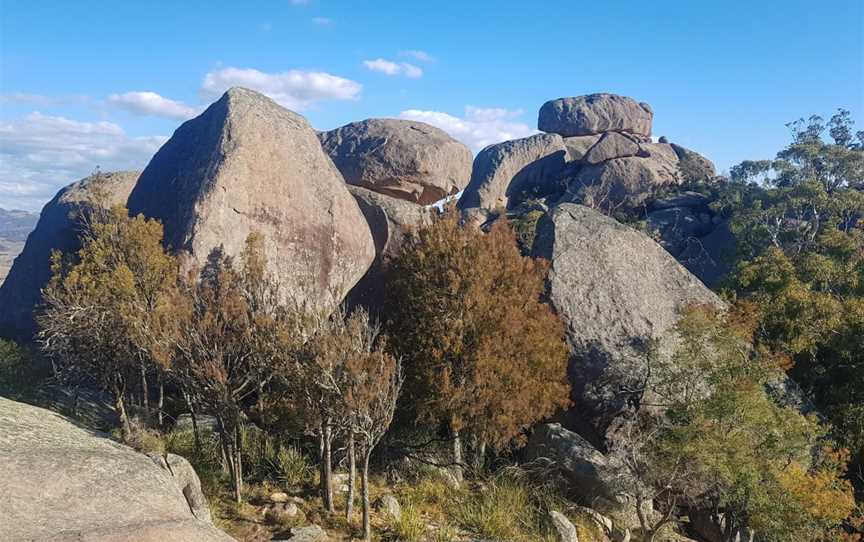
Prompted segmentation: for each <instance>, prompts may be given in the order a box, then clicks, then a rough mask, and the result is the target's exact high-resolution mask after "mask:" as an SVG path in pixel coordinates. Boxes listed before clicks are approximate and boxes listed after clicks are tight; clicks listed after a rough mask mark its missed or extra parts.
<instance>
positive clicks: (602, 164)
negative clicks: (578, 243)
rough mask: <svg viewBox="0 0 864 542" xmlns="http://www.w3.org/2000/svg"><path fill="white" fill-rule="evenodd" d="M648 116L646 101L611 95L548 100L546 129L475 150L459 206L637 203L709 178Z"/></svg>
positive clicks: (542, 118)
mask: <svg viewBox="0 0 864 542" xmlns="http://www.w3.org/2000/svg"><path fill="white" fill-rule="evenodd" d="M653 117H654V114H653V112H652V110H651V108H650V107H649V106H648V104H645V103H639V102H637V101H636V100H633V99H632V98H627V97H625V96H618V95H615V94H590V95H588V96H579V97H575V98H559V99H557V100H551V101H548V102H546V103H545V104H543V106H542V107H541V108H540V114H539V117H538V122H537V127H538V128H539V129H540V130H541V131H543V132H546V133H545V134H538V135H534V136H529V137H527V138H523V139H519V140H515V141H507V142H504V143H498V144H495V145H490V146H489V147H486V148H485V149H483V150H482V151H480V153H479V154H478V155H477V157H476V158H475V160H474V169H473V171H472V174H471V181H470V183H469V184H468V187H467V188H466V190H465V192H464V193H463V195H462V197H461V199H460V200H459V207H460V208H461V209H472V208H481V209H487V210H491V209H495V208H497V207H506V208H513V207H515V206H516V205H518V204H519V203H521V202H523V201H524V200H526V199H540V198H548V199H550V200H554V201H568V202H575V203H585V204H587V205H590V206H592V207H600V208H604V209H614V208H618V207H625V208H635V207H638V206H640V205H641V204H643V203H644V202H645V201H646V200H647V199H648V198H650V197H651V196H652V195H653V194H654V193H655V192H656V191H657V190H659V189H661V188H663V187H668V186H676V185H679V184H681V183H682V182H684V181H685V180H688V179H694V180H695V179H710V178H712V177H713V176H714V166H713V164H711V162H710V161H709V160H707V159H706V158H703V157H702V156H700V155H699V154H697V153H695V152H693V151H691V150H689V149H685V148H684V147H681V146H680V145H672V144H669V143H666V142H662V143H661V142H654V141H653V140H652V139H651V123H652V120H653Z"/></svg>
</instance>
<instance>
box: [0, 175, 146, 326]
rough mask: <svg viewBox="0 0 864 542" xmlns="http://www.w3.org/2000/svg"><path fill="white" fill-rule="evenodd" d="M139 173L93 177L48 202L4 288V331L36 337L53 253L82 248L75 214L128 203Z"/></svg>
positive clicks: (0, 301) (0, 320)
mask: <svg viewBox="0 0 864 542" xmlns="http://www.w3.org/2000/svg"><path fill="white" fill-rule="evenodd" d="M138 175H139V172H137V171H118V172H110V173H100V174H97V175H92V176H90V177H87V178H84V179H81V180H80V181H77V182H75V183H72V184H70V185H69V186H67V187H65V188H63V189H62V190H60V191H59V192H57V195H55V196H54V198H53V199H52V200H51V201H50V202H48V203H47V204H46V205H45V207H44V208H43V209H42V214H41V215H40V217H39V222H38V223H37V224H36V228H35V229H34V230H33V231H32V232H31V233H30V235H29V236H28V237H27V242H26V244H25V245H24V250H22V251H21V254H20V255H18V257H17V258H15V263H14V264H13V265H12V269H10V270H9V275H8V276H7V277H6V280H5V281H4V282H3V285H2V286H0V334H2V335H3V336H5V337H10V338H14V339H19V340H28V339H30V338H31V337H32V335H33V333H34V332H35V331H36V323H35V321H34V320H33V310H34V308H35V307H36V306H37V305H38V304H39V302H40V301H41V298H42V296H41V293H40V292H41V290H42V288H43V287H45V285H46V284H47V283H48V280H49V279H50V278H51V252H52V251H53V250H59V251H62V252H67V253H68V252H73V251H77V250H78V249H79V248H80V244H79V242H78V233H77V226H76V223H75V220H74V218H73V217H74V216H76V215H77V214H78V213H80V212H82V211H86V210H87V209H91V208H93V206H94V205H100V206H108V207H110V206H112V205H122V204H124V203H126V198H127V197H128V196H129V193H130V192H131V191H132V187H133V186H134V185H135V181H136V180H137V179H138Z"/></svg>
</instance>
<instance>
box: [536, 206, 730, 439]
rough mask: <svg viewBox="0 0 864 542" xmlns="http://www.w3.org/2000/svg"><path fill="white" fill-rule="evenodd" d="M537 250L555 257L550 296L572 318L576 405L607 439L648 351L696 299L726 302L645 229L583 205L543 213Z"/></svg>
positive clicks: (570, 336) (551, 258)
mask: <svg viewBox="0 0 864 542" xmlns="http://www.w3.org/2000/svg"><path fill="white" fill-rule="evenodd" d="M533 255H534V256H535V257H540V258H545V259H547V260H549V261H550V262H551V269H550V272H549V279H548V283H549V286H548V288H549V290H548V295H549V301H550V303H551V304H552V306H553V307H554V309H555V310H556V311H557V313H558V314H559V315H560V316H561V318H562V319H563V320H564V322H565V325H566V331H567V340H568V343H569V346H570V348H571V351H572V359H571V364H570V374H571V383H572V385H573V394H574V396H573V399H574V402H575V403H576V405H577V407H576V410H577V411H579V412H583V413H586V414H587V415H588V418H589V419H590V425H591V428H593V430H594V431H596V437H597V438H596V441H597V442H600V443H602V442H603V441H604V439H605V437H606V431H607V429H609V427H610V424H611V423H612V421H613V420H614V419H615V417H616V416H617V415H618V414H619V413H620V412H621V411H622V409H624V408H626V406H627V396H626V395H625V394H622V393H620V391H619V390H620V389H621V388H626V387H627V384H629V383H630V379H636V380H638V379H639V378H641V377H642V376H643V373H644V368H645V357H644V354H645V351H646V349H647V348H648V345H649V344H650V343H651V342H652V341H655V340H660V341H663V340H667V339H668V333H667V332H669V331H670V329H671V328H672V326H673V325H674V324H675V322H676V321H677V320H678V318H679V316H680V311H681V309H683V308H684V307H685V306H687V305H690V304H710V305H714V306H718V307H721V306H722V302H721V301H720V300H719V298H717V296H716V295H715V294H714V293H712V292H711V291H710V290H708V288H706V287H705V286H704V285H703V284H702V283H701V282H700V281H699V280H698V279H697V278H696V277H694V276H693V275H691V274H690V273H689V272H688V271H687V270H686V269H685V268H684V267H682V266H681V265H680V264H679V263H678V262H677V261H675V259H674V258H673V257H672V256H671V255H670V254H669V253H668V252H666V251H665V250H663V248H662V247H660V246H659V245H658V244H657V243H655V242H654V241H652V240H651V239H650V238H648V237H647V236H646V235H645V234H643V233H641V232H638V231H636V230H633V229H631V228H629V227H627V226H624V225H622V224H620V223H618V222H617V221H615V220H614V219H612V218H610V217H607V216H605V215H603V214H601V213H599V212H597V211H594V210H592V209H588V208H587V207H583V206H580V205H575V204H569V203H564V204H561V205H558V206H557V207H555V208H553V209H552V210H551V211H550V212H549V213H548V214H547V215H546V216H544V217H543V218H541V219H540V222H539V223H538V225H537V235H536V238H535V240H534V246H533Z"/></svg>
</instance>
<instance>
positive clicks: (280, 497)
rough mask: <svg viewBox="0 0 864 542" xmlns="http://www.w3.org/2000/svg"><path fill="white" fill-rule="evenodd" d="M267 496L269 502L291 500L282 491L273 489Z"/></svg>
mask: <svg viewBox="0 0 864 542" xmlns="http://www.w3.org/2000/svg"><path fill="white" fill-rule="evenodd" d="M268 498H269V499H270V502H275V503H283V502H289V501H290V500H291V497H290V496H289V495H288V494H287V493H284V492H282V491H274V492H273V493H271V494H270V497H268Z"/></svg>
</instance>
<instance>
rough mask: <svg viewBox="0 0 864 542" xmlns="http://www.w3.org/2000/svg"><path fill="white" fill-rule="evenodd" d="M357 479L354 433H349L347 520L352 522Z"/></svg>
mask: <svg viewBox="0 0 864 542" xmlns="http://www.w3.org/2000/svg"><path fill="white" fill-rule="evenodd" d="M356 479H357V460H356V457H355V455H354V432H353V431H350V432H349V433H348V498H347V501H346V503H345V518H346V519H347V520H348V521H349V522H350V521H351V516H353V515H354V486H355V485H356V482H355V480H356Z"/></svg>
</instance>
